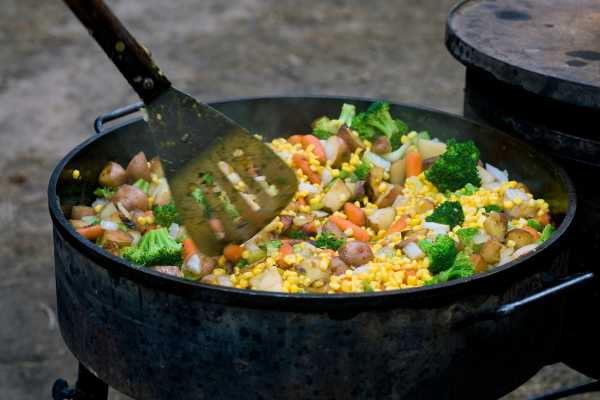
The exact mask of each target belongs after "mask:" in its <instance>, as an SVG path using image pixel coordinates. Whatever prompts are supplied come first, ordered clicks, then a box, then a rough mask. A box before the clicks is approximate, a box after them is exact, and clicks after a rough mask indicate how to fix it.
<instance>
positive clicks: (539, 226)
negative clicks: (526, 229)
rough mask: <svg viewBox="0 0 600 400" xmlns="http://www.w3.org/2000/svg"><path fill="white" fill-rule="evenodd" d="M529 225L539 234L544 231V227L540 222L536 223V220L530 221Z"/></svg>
mask: <svg viewBox="0 0 600 400" xmlns="http://www.w3.org/2000/svg"><path fill="white" fill-rule="evenodd" d="M527 225H528V226H530V227H532V228H533V229H535V230H536V231H538V232H541V231H543V230H544V226H543V225H542V224H541V223H539V222H538V221H536V220H535V219H530V220H528V221H527Z"/></svg>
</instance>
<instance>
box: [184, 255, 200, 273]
mask: <svg viewBox="0 0 600 400" xmlns="http://www.w3.org/2000/svg"><path fill="white" fill-rule="evenodd" d="M185 267H186V268H187V270H188V271H190V272H191V273H193V274H197V275H199V274H200V273H201V272H202V268H201V265H200V257H199V256H198V254H193V255H192V256H190V258H188V259H187V261H186V262H185Z"/></svg>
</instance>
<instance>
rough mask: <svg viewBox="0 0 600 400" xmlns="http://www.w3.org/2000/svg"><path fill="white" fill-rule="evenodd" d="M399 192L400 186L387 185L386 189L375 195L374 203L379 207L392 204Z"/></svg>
mask: <svg viewBox="0 0 600 400" xmlns="http://www.w3.org/2000/svg"><path fill="white" fill-rule="evenodd" d="M400 193H401V188H400V187H398V186H395V185H388V187H387V189H386V190H385V191H384V192H383V193H381V194H380V195H379V197H377V200H375V205H376V206H377V207H379V208H384V207H389V206H391V205H392V204H394V201H395V200H396V197H398V196H399V195H400Z"/></svg>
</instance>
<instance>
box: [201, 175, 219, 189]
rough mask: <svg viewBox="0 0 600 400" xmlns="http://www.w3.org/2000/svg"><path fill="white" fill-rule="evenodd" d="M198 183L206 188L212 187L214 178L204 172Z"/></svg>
mask: <svg viewBox="0 0 600 400" xmlns="http://www.w3.org/2000/svg"><path fill="white" fill-rule="evenodd" d="M200 182H202V183H204V184H206V185H208V186H212V185H213V184H214V183H215V178H214V177H213V176H212V175H211V174H210V173H208V172H205V173H203V174H202V176H201V177H200Z"/></svg>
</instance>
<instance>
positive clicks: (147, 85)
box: [142, 78, 154, 90]
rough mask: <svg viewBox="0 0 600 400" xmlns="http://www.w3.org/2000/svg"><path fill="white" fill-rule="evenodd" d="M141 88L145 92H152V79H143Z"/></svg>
mask: <svg viewBox="0 0 600 400" xmlns="http://www.w3.org/2000/svg"><path fill="white" fill-rule="evenodd" d="M142 86H143V87H144V89H146V90H152V89H153V88H154V81H153V80H152V78H146V79H144V82H143V83H142Z"/></svg>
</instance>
